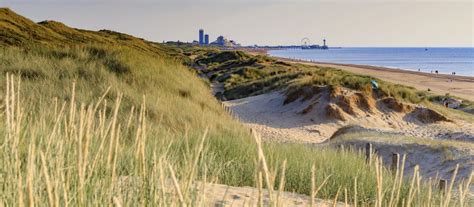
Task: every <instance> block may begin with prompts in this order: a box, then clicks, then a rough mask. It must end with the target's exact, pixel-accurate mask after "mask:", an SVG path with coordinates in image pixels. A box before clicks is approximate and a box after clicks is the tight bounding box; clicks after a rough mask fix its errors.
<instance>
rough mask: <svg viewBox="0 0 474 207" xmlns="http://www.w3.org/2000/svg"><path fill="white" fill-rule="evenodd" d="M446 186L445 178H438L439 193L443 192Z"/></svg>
mask: <svg viewBox="0 0 474 207" xmlns="http://www.w3.org/2000/svg"><path fill="white" fill-rule="evenodd" d="M447 186H448V182H446V180H444V179H440V180H439V191H440V192H441V193H443V194H444V193H445V192H446V187H447Z"/></svg>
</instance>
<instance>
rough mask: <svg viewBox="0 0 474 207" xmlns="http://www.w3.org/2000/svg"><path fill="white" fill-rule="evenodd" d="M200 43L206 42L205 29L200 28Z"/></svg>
mask: <svg viewBox="0 0 474 207" xmlns="http://www.w3.org/2000/svg"><path fill="white" fill-rule="evenodd" d="M199 44H200V45H203V44H204V30H203V29H200V30H199Z"/></svg>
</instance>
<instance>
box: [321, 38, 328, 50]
mask: <svg viewBox="0 0 474 207" xmlns="http://www.w3.org/2000/svg"><path fill="white" fill-rule="evenodd" d="M321 49H323V50H326V49H328V46H327V45H326V39H323V47H322V48H321Z"/></svg>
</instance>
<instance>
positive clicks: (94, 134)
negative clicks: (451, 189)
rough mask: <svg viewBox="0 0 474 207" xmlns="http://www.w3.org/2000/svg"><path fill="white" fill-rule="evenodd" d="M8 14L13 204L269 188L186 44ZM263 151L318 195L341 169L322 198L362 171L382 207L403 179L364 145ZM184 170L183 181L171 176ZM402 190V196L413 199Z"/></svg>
mask: <svg viewBox="0 0 474 207" xmlns="http://www.w3.org/2000/svg"><path fill="white" fill-rule="evenodd" d="M0 11H1V12H0V14H1V16H0V28H1V30H0V31H2V33H0V42H1V44H2V45H4V46H1V47H0V83H1V84H0V91H1V94H2V96H0V97H1V101H2V103H3V104H2V105H1V110H2V115H1V119H0V123H1V125H0V133H1V135H0V148H1V150H0V162H1V165H0V178H1V179H0V186H2V188H0V202H1V203H2V204H4V205H13V206H16V205H21V204H22V203H25V204H28V203H37V204H46V203H48V204H49V205H51V206H60V205H61V206H62V205H66V204H69V205H73V206H75V205H84V206H89V205H92V206H94V205H107V204H112V203H114V204H115V205H118V204H123V205H125V206H129V205H136V204H137V203H138V204H143V205H146V204H148V205H172V204H175V205H176V204H179V203H180V204H183V203H187V204H189V205H193V204H195V202H198V200H199V195H196V194H195V192H196V190H197V189H196V188H194V187H190V185H189V183H196V182H198V181H203V180H206V181H209V182H219V183H223V184H228V185H234V186H258V185H257V184H258V183H259V180H260V179H257V178H258V176H256V175H258V173H259V172H260V173H262V167H261V163H262V161H261V156H258V153H257V152H258V151H257V149H261V148H258V147H257V145H256V142H255V141H254V139H253V137H252V135H250V133H249V132H248V129H247V128H245V127H243V126H242V125H241V124H240V123H238V122H237V121H236V120H234V119H233V118H232V117H231V116H229V115H228V114H227V113H226V112H225V111H224V110H223V108H222V107H221V105H220V104H219V103H218V101H217V100H216V99H215V98H214V97H213V96H212V94H211V92H210V89H209V87H208V85H207V83H206V82H205V81H204V80H202V79H201V78H199V77H198V76H197V74H195V73H194V72H193V71H192V70H190V68H188V67H186V66H185V65H184V64H186V61H187V60H191V58H189V57H186V55H183V54H181V55H179V56H176V55H174V53H175V54H180V53H181V52H182V51H183V49H179V48H178V49H176V48H170V47H168V46H163V45H161V44H156V43H151V42H147V41H144V40H140V39H138V38H134V37H131V36H128V35H125V34H120V33H116V32H111V31H101V32H89V31H82V30H77V29H72V28H68V27H67V26H65V25H62V24H58V23H51V22H50V23H42V24H34V23H32V22H31V21H29V20H27V19H24V18H22V17H21V16H19V15H16V14H13V13H12V12H11V11H10V10H5V9H1V10H0ZM12 22H15V24H12ZM45 24H46V25H45ZM33 34H37V35H33ZM81 35H82V36H83V37H81ZM84 38H86V39H87V42H88V44H86V43H84V42H81V40H84ZM59 45H64V46H61V47H59ZM172 57H174V58H172ZM186 58H189V59H187V60H186ZM264 61H266V62H267V63H268V61H271V60H264ZM226 62H227V61H226ZM272 64H273V63H272ZM274 64H277V65H279V66H278V67H276V66H275V65H273V66H275V67H273V69H272V71H270V73H272V72H275V74H277V75H275V76H270V77H269V79H266V80H265V81H260V75H254V74H253V73H251V74H247V75H245V73H243V74H244V76H243V77H246V80H250V81H249V82H248V83H249V84H250V85H254V86H259V87H263V86H264V87H263V88H264V90H273V89H271V87H272V84H271V83H274V82H275V81H274V78H276V77H278V74H279V73H278V71H282V70H283V69H282V68H279V67H280V66H281V64H278V63H274ZM253 66H255V65H253ZM256 67H260V66H256ZM281 67H289V66H285V65H283V66H281ZM8 74H10V75H12V74H13V76H10V77H9V78H7V75H8ZM281 75H284V74H281ZM252 81H254V83H252ZM280 81H281V82H282V83H281V85H282V86H283V85H284V82H287V81H289V80H287V79H284V78H281V79H280ZM255 84H256V85H255ZM258 84H261V85H258ZM255 93H258V91H257V92H255ZM206 129H209V130H208V131H207V130H206ZM206 131H207V132H208V133H207V135H206V136H204V139H203V138H202V137H203V134H205V132H206ZM201 141H202V142H201ZM201 143H202V144H201ZM263 151H264V152H265V154H266V155H267V157H268V164H269V167H268V169H264V170H263V171H265V173H264V174H265V177H266V178H271V177H270V176H268V175H272V174H273V173H271V172H275V170H276V169H278V168H277V167H278V166H281V163H282V162H283V160H287V166H286V169H287V172H286V176H285V178H286V183H287V185H286V187H285V190H288V191H294V192H298V193H306V194H311V192H309V191H310V189H311V190H313V191H314V189H313V188H312V187H311V185H310V183H311V179H312V178H316V181H315V182H316V185H320V184H321V183H322V182H323V179H324V178H325V177H326V176H329V175H331V177H330V178H329V179H328V181H327V184H326V185H324V187H323V188H322V189H321V191H320V192H319V193H318V195H317V196H318V197H322V198H330V199H333V198H334V197H335V196H336V194H337V192H338V189H339V188H347V189H349V190H350V189H351V188H352V187H353V185H354V183H353V182H351V181H352V180H353V179H355V178H357V180H358V188H357V190H355V191H352V190H350V191H352V193H351V192H350V193H349V195H348V196H349V199H351V200H352V201H354V200H355V199H354V193H355V192H357V194H358V197H357V200H355V202H360V203H366V204H373V203H374V201H375V200H377V198H378V195H377V192H378V191H379V190H377V185H374V183H375V182H376V179H377V177H380V176H381V175H383V176H384V177H385V178H386V179H385V181H384V183H383V184H382V185H383V186H386V188H387V189H388V188H390V186H391V183H392V182H391V180H392V179H391V178H392V177H391V173H389V172H388V171H387V170H381V172H382V173H381V174H378V175H377V174H376V173H375V172H374V171H373V167H374V166H371V165H366V164H365V163H364V158H363V157H362V155H361V154H357V153H352V152H346V153H338V152H337V151H335V150H333V149H330V148H327V149H326V148H324V149H319V148H314V147H309V146H304V145H285V144H270V143H266V144H264V145H263ZM313 165H314V166H315V171H316V174H315V175H314V176H313V175H311V173H310V172H311V168H312V166H313ZM278 172H280V171H278ZM175 177H176V178H177V181H176V184H169V185H168V184H162V183H169V181H171V180H174V178H175ZM272 177H273V178H275V177H276V175H273V176H272ZM270 180H272V179H270ZM271 183H278V181H276V182H271ZM193 186H194V185H193ZM266 186H267V187H272V186H273V185H271V184H267V185H266ZM403 186H407V184H406V183H404V184H403ZM402 189H404V190H403V193H402V197H401V199H400V200H399V201H397V203H398V202H401V200H402V199H404V198H406V195H407V192H406V187H403V188H402ZM178 190H180V191H181V195H180V196H179V195H178V193H177V191H178ZM423 195H425V194H423ZM420 196H421V194H420ZM342 199H343V198H342V197H341V196H340V197H339V200H342Z"/></svg>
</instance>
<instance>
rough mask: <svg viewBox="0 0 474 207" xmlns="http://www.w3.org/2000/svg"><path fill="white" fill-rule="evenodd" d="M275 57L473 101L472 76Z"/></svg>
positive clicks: (473, 87) (473, 80)
mask: <svg viewBox="0 0 474 207" xmlns="http://www.w3.org/2000/svg"><path fill="white" fill-rule="evenodd" d="M277 59H280V60H283V61H289V62H296V63H302V64H309V65H316V66H321V67H333V68H337V69H341V70H345V71H349V72H353V73H357V74H362V75H370V76H373V77H376V78H380V79H382V80H384V81H388V82H392V83H397V84H402V85H406V86H411V87H415V88H416V89H418V90H422V91H427V90H428V89H430V90H431V92H433V93H435V94H439V95H444V94H446V93H449V94H451V95H454V96H458V97H460V98H464V99H467V100H470V101H474V77H468V76H457V75H445V74H431V73H424V72H417V71H409V70H401V69H393V68H385V67H376V66H368V65H352V64H335V63H320V62H308V61H295V60H291V59H287V58H277Z"/></svg>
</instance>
